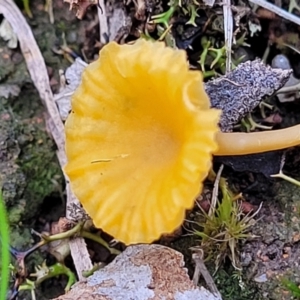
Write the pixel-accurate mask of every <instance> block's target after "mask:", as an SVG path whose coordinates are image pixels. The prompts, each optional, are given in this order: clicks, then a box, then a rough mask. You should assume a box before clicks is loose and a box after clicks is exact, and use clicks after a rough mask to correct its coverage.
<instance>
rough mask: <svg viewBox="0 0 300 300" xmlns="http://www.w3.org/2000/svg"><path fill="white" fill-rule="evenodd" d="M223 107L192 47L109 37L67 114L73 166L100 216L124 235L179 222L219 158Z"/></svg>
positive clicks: (103, 224) (165, 229) (74, 181)
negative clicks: (213, 100) (195, 67)
mask: <svg viewBox="0 0 300 300" xmlns="http://www.w3.org/2000/svg"><path fill="white" fill-rule="evenodd" d="M219 116H220V112H219V111H218V110H216V109H211V108H210V101H209V99H208V96H207V95H206V93H205V91H204V86H203V82H202V77H201V74H200V73H199V72H195V71H190V70H189V66H188V63H187V61H186V56H185V52H184V51H182V50H173V49H170V48H167V47H165V46H164V44H163V43H158V42H155V43H153V42H147V41H143V40H139V41H137V42H136V43H135V44H133V45H122V46H120V45H118V44H116V43H114V42H112V43H109V44H108V45H106V46H105V47H104V48H103V49H102V50H101V52H100V58H99V59H98V60H97V61H95V62H93V63H92V64H90V65H89V66H88V67H87V68H86V69H85V71H84V73H83V77H82V83H81V85H80V86H79V88H78V89H77V91H76V92H75V94H74V96H73V98H72V112H71V113H70V115H69V117H68V119H67V121H66V154H67V158H68V163H67V165H66V167H65V172H66V174H67V176H68V177H69V179H70V183H71V187H72V190H73V192H74V194H75V195H76V196H77V198H78V199H79V201H80V202H81V203H82V205H83V207H84V209H85V210H86V212H87V213H88V214H89V215H90V217H91V218H92V220H93V222H94V224H95V226H96V227H98V228H101V229H103V230H104V231H106V232H107V233H109V234H111V235H112V236H113V237H114V238H116V239H118V240H120V241H122V242H124V243H125V244H134V243H149V242H152V241H154V240H156V239H158V238H159V237H160V236H161V235H162V234H164V233H171V232H172V231H174V230H175V229H176V228H177V227H178V226H180V225H181V223H182V222H183V220H184V217H185V211H186V209H189V208H191V207H192V206H193V203H194V200H195V198H196V196H197V195H198V194H199V193H200V192H201V189H202V181H203V180H204V179H205V177H206V176H207V173H208V171H209V169H210V167H211V160H212V155H211V153H212V152H214V151H216V150H217V143H216V141H215V135H216V133H217V131H218V125H217V124H218V121H219Z"/></svg>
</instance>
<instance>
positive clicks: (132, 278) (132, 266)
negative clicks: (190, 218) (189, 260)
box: [56, 245, 220, 300]
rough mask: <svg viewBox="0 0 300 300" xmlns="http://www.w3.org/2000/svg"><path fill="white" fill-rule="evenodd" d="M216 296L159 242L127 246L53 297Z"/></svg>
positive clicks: (209, 299)
mask: <svg viewBox="0 0 300 300" xmlns="http://www.w3.org/2000/svg"><path fill="white" fill-rule="evenodd" d="M79 299H81V300H89V299H94V300H119V299H122V300H148V299H149V300H150V299H153V300H163V299H164V300H171V299H174V300H185V299H186V300H190V299H197V300H201V299H203V300H204V299H206V300H218V299H220V298H218V297H216V296H214V295H213V294H212V293H210V292H209V291H208V290H206V289H204V288H203V287H201V288H199V287H196V286H195V285H194V284H193V282H192V281H191V280H190V278H189V276H188V274H187V270H186V268H184V261H183V255H182V254H181V253H179V252H177V251H175V250H173V249H171V248H168V247H165V246H162V245H135V246H130V247H128V248H127V249H126V250H125V251H124V252H123V253H121V254H120V255H119V256H118V257H117V258H116V259H115V260H114V261H113V262H112V263H110V264H109V265H107V266H106V267H104V268H103V269H101V270H99V271H97V272H95V273H94V274H93V275H92V276H90V277H89V278H88V279H87V281H86V282H80V283H78V284H76V285H75V286H74V287H73V289H72V290H71V291H70V292H69V293H67V294H65V295H63V296H60V297H59V298H56V300H79Z"/></svg>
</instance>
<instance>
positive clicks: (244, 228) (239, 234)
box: [194, 178, 259, 270]
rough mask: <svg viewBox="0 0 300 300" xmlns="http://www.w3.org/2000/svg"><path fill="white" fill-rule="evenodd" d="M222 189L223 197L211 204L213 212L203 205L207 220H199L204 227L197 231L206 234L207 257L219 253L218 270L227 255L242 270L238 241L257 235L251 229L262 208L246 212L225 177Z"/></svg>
mask: <svg viewBox="0 0 300 300" xmlns="http://www.w3.org/2000/svg"><path fill="white" fill-rule="evenodd" d="M220 189H221V191H222V194H223V197H222V201H216V204H217V205H216V207H211V213H209V214H208V213H206V212H204V211H203V210H202V209H201V210H202V213H201V216H202V217H203V218H204V221H203V222H197V224H198V225H199V226H200V227H201V230H195V231H194V234H195V235H197V236H200V237H201V238H202V241H201V247H202V248H203V250H204V252H205V253H207V254H208V255H207V258H208V259H210V258H211V257H213V256H215V257H216V261H215V266H216V270H217V269H218V268H219V266H220V265H221V262H222V261H224V259H225V258H226V257H228V258H229V259H230V260H231V262H232V265H233V267H234V268H235V269H237V270H240V262H239V259H238V256H237V253H238V244H239V242H240V241H241V240H244V239H248V238H253V237H255V236H254V235H252V234H251V233H249V232H248V231H249V229H250V227H251V226H253V225H254V223H255V220H254V216H255V215H256V214H257V213H258V211H259V209H258V210H257V212H255V213H254V214H252V215H250V213H251V212H250V213H248V214H246V215H244V214H243V212H242V207H241V205H240V204H239V202H238V201H236V197H234V196H233V194H232V192H231V191H230V190H229V189H228V186H227V183H226V181H225V179H224V178H221V180H220Z"/></svg>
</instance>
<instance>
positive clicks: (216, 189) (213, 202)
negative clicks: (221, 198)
mask: <svg viewBox="0 0 300 300" xmlns="http://www.w3.org/2000/svg"><path fill="white" fill-rule="evenodd" d="M223 168H224V165H221V166H220V168H219V171H218V173H217V175H216V179H215V182H214V188H213V192H212V196H211V204H210V208H209V212H208V216H209V217H210V216H212V215H213V214H214V213H215V211H216V205H217V199H218V194H219V183H220V179H221V174H222V171H223Z"/></svg>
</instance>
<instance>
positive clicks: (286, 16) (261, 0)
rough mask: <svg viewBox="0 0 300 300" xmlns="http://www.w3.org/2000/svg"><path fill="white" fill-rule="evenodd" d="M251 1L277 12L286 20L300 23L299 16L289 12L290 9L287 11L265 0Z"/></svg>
mask: <svg viewBox="0 0 300 300" xmlns="http://www.w3.org/2000/svg"><path fill="white" fill-rule="evenodd" d="M249 1H250V2H252V3H254V4H257V5H259V6H261V7H263V8H265V9H267V10H269V11H271V12H273V13H275V14H276V15H278V16H280V17H282V18H284V19H286V20H289V21H291V22H293V23H295V24H297V25H300V18H299V17H297V16H296V15H294V14H291V13H289V12H288V11H286V10H284V9H282V8H280V7H278V6H276V5H274V4H272V3H270V2H267V1H265V0H249Z"/></svg>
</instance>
